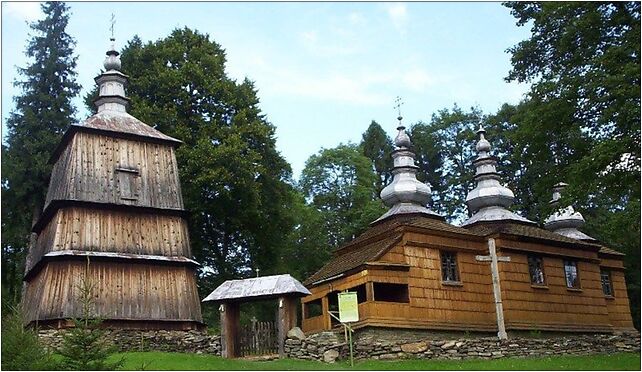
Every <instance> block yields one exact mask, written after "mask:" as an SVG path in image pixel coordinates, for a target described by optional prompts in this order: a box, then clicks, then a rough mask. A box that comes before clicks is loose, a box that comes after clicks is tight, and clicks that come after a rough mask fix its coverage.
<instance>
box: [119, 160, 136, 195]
mask: <svg viewBox="0 0 642 372" xmlns="http://www.w3.org/2000/svg"><path fill="white" fill-rule="evenodd" d="M116 175H117V177H118V190H119V193H120V198H121V199H124V200H137V199H138V194H139V190H140V173H139V172H138V170H137V169H132V168H116Z"/></svg>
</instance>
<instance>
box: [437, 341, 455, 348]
mask: <svg viewBox="0 0 642 372" xmlns="http://www.w3.org/2000/svg"><path fill="white" fill-rule="evenodd" d="M456 344H457V343H456V342H455V341H450V342H446V343H445V344H443V345H441V348H442V349H444V350H448V349H451V348H453V347H455V345H456Z"/></svg>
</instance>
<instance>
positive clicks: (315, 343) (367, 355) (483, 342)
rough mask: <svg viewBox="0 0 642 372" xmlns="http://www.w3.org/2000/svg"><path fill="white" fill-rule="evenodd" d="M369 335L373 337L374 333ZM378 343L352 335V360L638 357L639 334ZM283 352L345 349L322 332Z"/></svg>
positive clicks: (331, 355)
mask: <svg viewBox="0 0 642 372" xmlns="http://www.w3.org/2000/svg"><path fill="white" fill-rule="evenodd" d="M375 334H377V333H376V332H375ZM413 336H414V337H410V338H408V339H401V337H399V336H397V337H391V338H378V337H373V334H372V332H371V333H368V332H365V333H363V334H360V335H359V334H357V335H356V337H355V340H354V357H355V358H356V359H382V360H384V359H398V358H419V359H470V358H482V359H495V358H502V357H536V356H548V355H588V354H599V353H608V354H610V353H617V352H639V351H640V334H639V333H627V334H577V335H569V334H566V335H563V336H559V335H558V336H550V337H541V336H540V337H537V338H535V337H525V336H521V337H520V336H518V337H511V338H510V339H508V340H504V341H499V340H498V339H497V338H496V337H487V336H486V337H484V336H482V337H468V336H466V337H459V338H454V339H453V338H449V339H444V338H441V339H435V338H434V337H430V338H427V337H425V335H424V339H420V338H419V336H420V335H419V334H413ZM285 352H286V355H287V356H288V357H290V358H296V359H309V360H325V361H329V362H332V361H334V360H335V359H337V358H338V359H345V358H347V357H348V355H349V346H348V345H347V344H346V343H345V338H344V335H343V333H340V334H335V333H332V332H322V333H317V334H314V335H311V336H309V337H306V338H304V339H298V338H288V339H287V340H286V342H285Z"/></svg>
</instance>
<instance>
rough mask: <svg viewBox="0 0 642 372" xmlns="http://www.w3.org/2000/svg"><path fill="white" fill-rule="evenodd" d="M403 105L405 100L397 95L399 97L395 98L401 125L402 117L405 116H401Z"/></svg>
mask: <svg viewBox="0 0 642 372" xmlns="http://www.w3.org/2000/svg"><path fill="white" fill-rule="evenodd" d="M401 105H403V101H402V100H401V97H399V96H397V98H395V108H396V109H397V114H398V116H397V120H399V124H400V125H401V119H403V117H402V116H401Z"/></svg>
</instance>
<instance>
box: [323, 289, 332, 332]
mask: <svg viewBox="0 0 642 372" xmlns="http://www.w3.org/2000/svg"><path fill="white" fill-rule="evenodd" d="M321 313H322V314H323V329H324V330H330V329H332V320H331V319H330V304H329V303H328V295H325V296H323V297H321Z"/></svg>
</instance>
